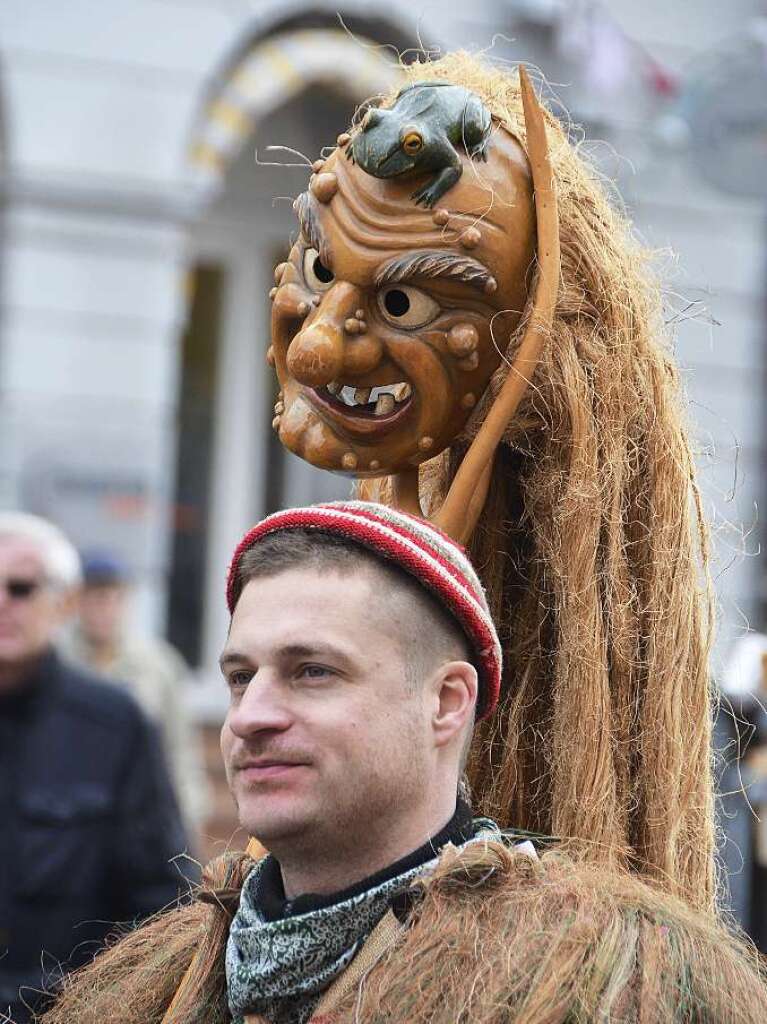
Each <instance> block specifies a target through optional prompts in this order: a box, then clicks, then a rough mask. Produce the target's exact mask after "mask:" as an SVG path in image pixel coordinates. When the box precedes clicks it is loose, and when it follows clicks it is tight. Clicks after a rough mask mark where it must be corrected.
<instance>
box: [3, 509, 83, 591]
mask: <svg viewBox="0 0 767 1024" xmlns="http://www.w3.org/2000/svg"><path fill="white" fill-rule="evenodd" d="M0 537H18V538H20V539H23V540H26V541H29V542H30V543H31V544H33V545H34V546H35V548H36V549H37V551H38V552H39V555H40V560H41V561H42V563H43V569H44V570H45V575H46V578H47V580H48V582H49V583H51V584H52V585H53V586H54V587H59V588H61V589H63V590H68V589H69V588H70V587H76V586H78V585H79V584H80V582H81V580H82V568H81V565H80V556H79V555H78V553H77V549H76V548H75V546H74V544H72V542H71V541H70V540H69V539H68V538H67V537H66V535H65V534H64V533H63V532H62V531H61V530H60V529H59V528H58V526H54V525H53V523H50V522H48V520H47V519H43V518H42V517H41V516H35V515H32V514H31V513H30V512H0Z"/></svg>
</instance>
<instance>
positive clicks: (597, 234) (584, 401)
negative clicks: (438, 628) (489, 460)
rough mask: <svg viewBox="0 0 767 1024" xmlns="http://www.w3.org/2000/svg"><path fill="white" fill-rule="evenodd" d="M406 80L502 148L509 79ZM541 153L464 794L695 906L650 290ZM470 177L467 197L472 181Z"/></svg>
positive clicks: (428, 474)
mask: <svg viewBox="0 0 767 1024" xmlns="http://www.w3.org/2000/svg"><path fill="white" fill-rule="evenodd" d="M407 74H408V76H409V78H410V80H413V81H419V80H421V81H425V80H431V79H447V80H449V81H451V82H456V83H460V84H462V85H464V86H466V87H467V88H468V89H471V90H472V91H473V92H475V93H476V94H477V95H479V96H480V97H481V98H482V99H483V101H484V102H485V104H486V105H487V106H488V107H489V109H490V111H491V113H492V114H493V117H494V119H495V121H496V123H497V124H498V123H500V124H501V125H503V126H504V127H506V128H508V129H509V130H510V131H511V132H512V134H514V135H515V136H516V137H517V138H518V139H519V140H520V141H521V143H522V144H523V145H524V141H525V133H524V118H523V113H522V103H521V97H520V91H519V84H518V76H517V73H516V72H511V71H508V70H498V69H495V68H492V67H490V66H489V65H488V64H486V63H484V62H483V61H481V60H480V59H478V58H476V57H473V56H470V55H468V54H465V53H455V54H449V55H447V56H446V57H444V58H443V59H441V60H439V61H435V62H433V63H429V64H419V65H415V66H413V67H411V68H409V69H408V71H407ZM547 136H548V141H549V148H550V154H551V164H552V170H553V174H554V179H555V184H556V191H557V199H558V204H559V218H560V244H561V261H562V262H561V283H560V291H559V296H558V300H557V305H556V311H555V318H554V323H553V329H552V333H551V338H550V341H549V343H548V344H547V346H546V347H545V350H544V354H543V357H542V359H541V363H540V365H539V368H538V372H537V373H536V375H535V377H534V381H533V386H532V387H531V388H530V389H529V390H528V393H527V397H526V399H525V400H524V401H523V404H522V406H521V407H520V410H519V412H518V414H517V416H516V417H515V421H514V422H513V423H512V424H511V425H510V428H509V430H508V432H507V436H506V444H504V445H502V446H501V449H500V450H499V452H498V455H497V456H496V462H495V469H494V473H493V480H492V484H491V489H490V496H489V499H488V502H487V504H486V507H485V510H484V512H483V514H482V516H481V518H480V521H479V525H478V528H477V530H476V532H475V534H474V537H473V539H472V542H471V545H470V553H471V555H472V558H473V560H474V563H475V566H476V567H477V569H478V571H479V573H480V575H481V577H482V579H483V582H484V584H485V586H486V588H487V590H488V596H489V599H490V604H491V609H492V611H493V614H494V617H495V619H496V622H497V624H498V626H499V633H500V635H501V642H502V644H503V647H504V652H505V672H504V688H503V696H502V705H501V708H500V710H499V712H498V714H497V715H496V718H495V722H494V723H488V724H486V725H483V726H481V727H480V729H479V730H478V735H477V739H476V742H475V746H474V752H473V758H472V761H471V767H470V778H471V783H472V786H473V790H474V794H475V800H476V803H477V805H478V806H479V808H481V810H482V811H484V812H486V813H489V814H491V815H493V816H495V817H496V818H497V819H498V820H499V821H500V822H501V823H502V824H504V825H509V826H516V827H521V828H528V829H532V830H535V831H541V832H545V833H549V834H554V835H557V836H566V837H575V838H578V839H582V840H587V841H589V842H590V843H592V844H593V849H594V855H595V856H596V857H599V858H602V859H605V860H608V861H616V862H618V863H622V864H627V865H630V866H632V867H634V868H635V869H636V870H638V871H640V872H641V873H643V874H646V875H649V876H651V877H653V878H655V879H657V880H658V881H659V882H660V883H661V884H662V885H664V886H666V887H667V888H668V890H669V891H671V892H674V893H684V894H685V895H686V896H687V897H688V898H689V899H691V900H692V901H693V902H694V903H695V904H697V905H698V906H703V907H705V906H711V905H712V903H713V899H714V889H715V886H714V873H713V846H714V826H713V811H712V782H711V771H710V763H709V761H710V726H709V720H710V693H709V678H708V669H707V662H708V650H709V643H710V630H711V589H710V583H709V580H708V578H707V575H706V571H705V569H706V563H707V551H706V531H705V526H704V523H703V520H702V517H701V512H700V502H699V498H698V492H697V488H696V484H695V469H694V466H693V459H692V455H691V451H690V446H689V443H688V440H687V435H686V428H685V424H684V419H683V404H682V396H681V394H680V389H679V381H678V376H677V372H676V369H675V367H674V364H673V361H672V358H671V355H670V345H669V338H668V332H667V330H666V328H665V326H664V323H663V318H662V309H661V296H660V290H659V285H658V282H657V280H656V277H655V275H654V272H653V267H652V256H651V254H650V253H648V252H646V251H645V250H644V249H643V248H642V247H641V246H640V245H639V244H638V242H637V241H636V240H635V239H634V238H633V237H632V234H631V230H630V225H629V223H628V222H627V220H626V219H625V217H624V216H623V215H622V214H621V213H620V212H618V211H617V210H616V209H614V208H613V206H612V205H611V204H610V202H609V201H608V199H607V196H606V194H605V190H604V188H603V185H602V184H601V182H600V180H599V176H598V174H597V173H596V171H595V170H594V169H593V168H592V167H591V166H590V165H589V163H588V162H587V161H586V160H585V159H583V157H582V156H581V155H580V154H579V152H578V149H577V147H576V146H574V145H573V144H571V143H570V142H569V141H568V139H567V137H566V134H565V131H564V129H563V128H562V126H561V125H560V123H559V122H558V121H557V120H556V119H555V118H554V117H553V116H552V115H550V114H547ZM470 172H473V173H475V174H477V175H478V176H479V177H480V179H481V175H482V164H481V163H480V164H476V165H472V167H471V171H470V170H468V169H467V171H465V172H464V173H470ZM497 201H501V200H499V199H498V197H494V196H492V194H491V193H490V192H489V193H488V204H490V203H491V202H497ZM446 202H447V204H448V205H449V194H448V196H447V197H446ZM532 293H533V290H532V289H531V295H532ZM530 305H531V302H529V303H528V310H527V313H528V314H529V309H530ZM525 320H526V317H523V320H522V323H521V324H520V326H519V328H518V330H517V332H516V334H515V336H514V337H513V338H511V339H509V338H503V337H498V336H497V335H496V338H495V341H496V343H497V344H498V346H499V348H500V349H501V351H503V352H508V353H509V354H510V355H511V354H513V352H514V345H515V342H516V341H517V340H518V339H519V337H520V336H521V333H522V330H523V329H524V325H525ZM506 367H507V364H506V363H505V362H504V363H502V365H501V368H500V370H499V371H498V373H497V374H496V377H495V379H494V380H493V381H492V382H491V386H490V388H489V389H488V393H487V394H486V395H485V398H484V400H483V402H481V403H480V405H479V407H478V409H477V413H476V416H475V417H474V419H473V421H472V422H470V424H469V428H468V430H467V431H466V434H465V436H464V437H463V438H461V439H460V440H459V441H458V442H457V443H456V444H455V445H454V446H453V447H452V448H451V449H450V450H449V451H448V452H447V453H445V454H444V455H443V456H442V457H439V458H437V459H435V460H433V461H432V463H430V464H428V465H427V466H425V467H423V468H422V473H421V496H422V502H423V504H424V506H425V508H426V509H427V510H428V509H429V508H432V509H433V508H435V507H438V505H439V502H440V501H441V499H442V497H443V496H444V494H445V492H446V488H447V486H448V484H449V482H450V480H451V479H452V477H453V476H454V474H455V471H456V468H457V466H458V465H459V463H460V460H461V458H462V456H463V453H464V452H465V451H466V446H467V444H468V443H469V441H470V439H471V436H472V435H473V433H474V432H476V428H477V425H478V423H479V422H481V419H482V416H483V414H484V410H486V408H487V404H488V401H489V400H490V398H491V397H492V395H493V394H495V393H496V392H497V390H498V387H499V386H500V383H501V381H502V380H503V376H504V374H505V372H506ZM384 494H385V491H382V495H384Z"/></svg>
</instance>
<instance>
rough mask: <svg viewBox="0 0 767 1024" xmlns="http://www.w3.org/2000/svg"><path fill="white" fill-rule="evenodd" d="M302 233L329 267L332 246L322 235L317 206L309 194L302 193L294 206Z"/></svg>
mask: <svg viewBox="0 0 767 1024" xmlns="http://www.w3.org/2000/svg"><path fill="white" fill-rule="evenodd" d="M293 209H294V210H295V211H296V216H297V217H298V222H299V224H300V225H301V231H302V232H303V234H304V237H305V238H306V240H307V242H308V243H309V245H310V246H311V247H312V248H313V249H316V250H317V252H318V253H319V254H320V259H321V260H322V262H323V263H324V264H325V266H328V265H329V263H330V246H329V245H328V243H327V241H326V239H325V236H324V235H323V234H322V228H321V227H320V219H319V217H318V215H317V205H316V203H315V201H314V200H313V199H312V197H311V196H310V195H309V193H308V192H302V193H301V195H300V196H298V198H297V199H296V201H295V203H294V204H293Z"/></svg>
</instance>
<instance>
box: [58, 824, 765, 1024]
mask: <svg viewBox="0 0 767 1024" xmlns="http://www.w3.org/2000/svg"><path fill="white" fill-rule="evenodd" d="M524 839H525V836H524V835H521V834H516V833H505V834H504V835H503V836H501V837H499V838H497V839H489V840H488V841H486V842H481V843H478V842H474V843H469V844H467V845H466V846H463V847H460V848H456V847H454V846H448V847H446V848H445V850H444V851H443V853H442V855H441V857H440V858H439V861H438V863H437V866H436V868H435V869H434V870H433V871H432V872H431V873H430V874H429V875H428V876H427V877H423V878H421V879H419V880H417V881H416V882H415V883H414V885H413V886H412V888H411V889H410V890H409V892H408V896H409V899H408V900H407V901H406V904H407V907H406V909H405V910H403V907H402V906H401V905H395V907H394V908H393V910H390V911H389V912H388V913H387V914H386V915H385V916H384V917H383V918H382V920H381V922H380V923H379V924H378V926H377V927H376V928H375V929H374V930H373V932H372V933H371V935H370V936H369V938H368V939H367V941H366V942H365V944H364V945H363V947H362V949H361V951H360V952H359V953H358V954H357V956H356V958H355V959H354V960H353V961H352V962H351V965H350V966H349V967H347V969H346V970H345V971H344V972H343V973H342V974H341V975H339V977H338V978H337V979H336V980H335V981H334V982H333V983H332V985H331V986H330V987H329V988H328V989H327V991H326V992H325V993H324V995H323V997H322V998H321V1000H320V1002H319V1004H318V1005H317V1007H316V1008H315V1010H314V1014H313V1016H312V1018H311V1020H312V1022H313V1024H347V1022H348V1024H351V1022H352V1021H355V1022H357V1021H364V1022H368V1024H383V1022H388V1024H391V1022H395V1021H396V1022H401V1021H408V1024H427V1022H429V1024H457V1022H466V1024H468V1022H471V1024H491V1022H500V1021H503V1022H504V1024H507V1022H508V1024H523V1022H524V1024H533V1022H535V1024H565V1022H569V1021H574V1020H578V1021H580V1022H583V1024H587V1022H592V1021H594V1022H596V1021H606V1022H610V1021H615V1022H617V1021H621V1022H626V1021H648V1022H650V1021H652V1022H659V1021H673V1022H675V1024H681V1022H689V1024H692V1022H694V1021H700V1020H704V1019H705V1020H706V1021H707V1022H708V1024H725V1022H727V1024H736V1022H737V1024H757V1022H763V1021H764V1020H767V985H766V984H765V977H764V968H763V966H760V963H759V958H758V954H757V953H756V952H755V951H753V950H752V949H750V948H746V947H744V945H743V944H742V943H741V942H740V941H739V940H738V939H736V938H735V937H734V936H733V935H732V934H731V933H729V932H728V931H727V930H726V929H725V928H724V927H723V926H722V925H721V924H719V923H717V922H716V921H715V920H714V919H713V918H712V917H711V915H707V914H702V913H700V912H698V911H695V910H693V909H691V908H690V907H689V906H688V905H687V904H685V903H683V902H682V901H680V900H677V899H675V898H674V897H672V896H669V895H668V894H667V893H663V892H661V891H660V890H659V889H657V888H655V887H652V886H650V885H648V884H647V883H645V882H642V881H640V880H639V879H638V878H636V876H631V875H629V874H628V873H626V872H624V871H622V870H615V871H612V870H610V869H606V868H605V867H604V866H594V865H593V864H589V863H587V862H585V861H583V860H582V859H581V858H580V857H578V856H577V855H568V854H567V853H566V852H565V851H563V850H562V849H561V848H558V847H557V846H555V845H554V846H550V847H547V845H546V844H545V843H544V844H543V845H541V844H540V842H538V841H537V840H534V845H535V846H536V848H537V850H538V851H539V853H540V856H531V855H530V852H529V847H528V846H527V845H526V844H524V843H523V842H522V841H523V840H524ZM521 842H522V848H520V843H521ZM253 867H254V862H253V861H252V860H251V859H250V858H249V857H247V856H246V855H243V854H239V855H226V856H224V857H222V858H219V859H218V860H217V861H215V862H213V864H212V865H210V867H209V869H208V870H207V871H206V874H205V882H204V887H203V888H202V889H201V890H200V893H199V897H198V900H197V901H196V902H195V903H193V904H192V905H190V906H186V907H182V908H180V909H177V910H174V911H171V912H169V913H166V914H163V915H160V916H158V917H157V918H155V920H154V921H153V922H151V923H150V924H148V925H146V926H144V927H143V928H139V929H137V930H136V931H134V932H132V933H130V934H129V935H127V936H125V937H124V938H123V939H122V940H121V941H119V942H117V943H116V944H115V945H113V946H112V947H111V949H110V950H108V951H107V952H106V953H104V954H102V955H101V956H100V957H98V958H97V959H96V960H95V961H94V963H93V964H92V965H91V966H90V967H88V968H85V969H83V970H82V971H80V972H79V973H78V974H76V975H74V976H73V977H72V978H70V979H69V980H68V981H67V982H66V985H65V988H64V991H63V993H62V996H61V998H60V999H59V1001H58V1003H57V1005H56V1007H55V1008H54V1009H53V1010H51V1011H50V1012H49V1013H48V1014H47V1015H46V1016H45V1017H44V1018H43V1021H44V1024H63V1022H65V1021H66V1022H68V1024H71V1022H72V1021H75V1020H76V1021H78V1024H182V1022H183V1024H229V1022H231V1020H232V1018H231V1016H230V1013H229V1010H228V1005H227V992H226V980H225V969H224V957H225V948H226V943H227V938H228V934H229V926H230V922H231V919H232V916H233V914H234V912H235V911H236V908H237V905H238V902H239V894H240V889H241V887H242V884H243V881H244V879H245V878H246V877H247V875H248V874H249V873H250V872H251V871H252V869H253ZM395 911H396V912H395ZM404 964H406V965H407V970H406V971H405V970H403V969H402V968H403V965H404ZM182 979H184V982H185V984H184V986H182V990H179V985H180V983H181V981H182ZM245 1021H246V1024H261V1021H262V1018H259V1017H258V1016H252V1015H250V1016H247V1017H246V1018H245Z"/></svg>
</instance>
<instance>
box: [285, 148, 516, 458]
mask: <svg viewBox="0 0 767 1024" xmlns="http://www.w3.org/2000/svg"><path fill="white" fill-rule="evenodd" d="M462 160H463V174H462V176H461V179H460V181H459V182H458V184H457V185H455V186H454V187H453V188H451V189H450V190H449V191H448V192H447V193H446V194H445V195H444V196H443V198H442V200H441V202H440V205H439V207H438V208H436V209H434V210H423V209H421V208H419V207H418V206H416V205H415V203H414V202H413V200H412V198H411V196H412V193H413V191H414V188H415V187H416V186H417V185H418V184H420V183H421V179H419V178H414V179H409V180H403V179H396V178H395V179H388V180H383V179H379V178H374V177H372V176H370V175H369V174H367V173H366V172H365V171H364V170H362V169H361V168H360V167H359V166H357V165H356V164H354V163H352V162H351V161H350V160H347V158H346V155H345V153H344V150H343V148H339V149H336V150H335V151H334V152H333V153H332V154H331V156H330V157H329V158H328V160H326V161H325V162H324V164H323V165H322V166H321V167H320V165H319V162H318V164H317V165H315V167H316V169H317V171H318V173H316V174H315V175H313V177H312V179H311V181H310V187H309V190H308V192H305V193H304V194H303V195H301V196H299V198H298V200H296V203H295V208H296V211H297V214H298V217H299V220H300V223H301V235H300V237H299V239H298V241H297V242H296V244H295V245H294V246H293V248H292V250H291V252H290V257H289V261H288V262H287V263H286V264H281V265H280V267H278V268H277V271H276V272H275V276H276V279H277V288H276V289H275V290H274V292H273V300H274V307H273V312H272V347H271V349H270V352H269V361H270V362H273V364H274V365H275V367H276V370H277V375H278V377H279V381H280V387H281V395H280V399H279V401H278V403H277V405H276V407H275V413H276V415H275V420H274V425H275V428H277V429H279V436H280V440H281V441H282V443H283V444H284V445H285V446H286V447H287V448H288V449H290V451H292V452H294V453H295V454H296V455H300V456H301V457H302V458H304V459H306V460H307V461H308V462H311V463H313V464H314V465H315V466H319V467H321V468H324V469H332V470H342V471H347V472H349V473H353V474H354V475H355V476H360V477H366V476H382V475H387V474H390V473H395V472H398V471H401V470H404V469H407V468H410V467H413V466H417V465H418V464H419V463H421V462H423V461H424V460H425V459H428V458H431V457H432V456H434V455H436V454H437V453H438V452H440V451H442V450H443V449H444V448H446V447H448V446H449V445H450V444H451V442H452V441H453V440H454V438H455V437H456V436H457V435H458V434H459V433H460V432H461V430H462V429H463V427H464V425H465V423H466V420H467V419H468V417H469V415H470V414H471V411H472V409H473V408H474V406H475V405H476V403H477V401H478V400H479V398H480V397H481V395H482V393H483V391H484V390H485V388H486V386H487V384H488V381H489V379H490V377H491V375H492V373H493V371H494V370H495V369H496V368H497V367H498V365H499V363H500V361H501V352H502V351H504V350H505V348H506V345H507V343H508V340H509V337H510V335H511V333H512V331H513V330H514V329H515V327H516V326H517V323H518V321H519V318H520V315H521V313H522V310H523V308H524V305H525V301H526V297H527V289H528V286H529V284H530V273H529V272H530V270H531V263H532V260H533V255H534V250H535V211H534V204H533V198H532V191H531V183H530V175H529V170H528V165H527V161H526V158H525V156H524V153H523V151H522V149H521V147H520V145H519V144H518V143H517V142H516V140H515V139H513V138H512V136H511V135H509V134H508V133H507V132H505V131H503V130H501V129H498V130H496V131H495V132H494V134H493V137H492V140H491V143H490V147H489V151H488V160H487V162H486V163H473V162H472V161H471V160H469V159H468V158H467V157H462Z"/></svg>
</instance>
